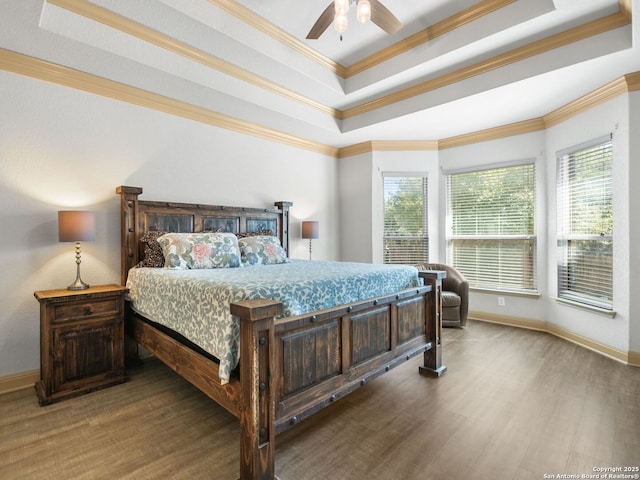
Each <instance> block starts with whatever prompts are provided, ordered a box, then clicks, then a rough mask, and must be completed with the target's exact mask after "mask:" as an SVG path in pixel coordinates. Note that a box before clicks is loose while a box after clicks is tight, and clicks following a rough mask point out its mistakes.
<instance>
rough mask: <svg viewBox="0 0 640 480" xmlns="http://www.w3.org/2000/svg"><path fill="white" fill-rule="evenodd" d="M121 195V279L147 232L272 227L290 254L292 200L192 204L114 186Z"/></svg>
mask: <svg viewBox="0 0 640 480" xmlns="http://www.w3.org/2000/svg"><path fill="white" fill-rule="evenodd" d="M116 193H117V194H119V195H120V228H121V232H122V233H121V236H122V243H121V253H120V255H121V269H122V272H121V282H122V285H125V284H126V281H127V274H128V272H129V269H130V268H132V267H134V266H136V265H138V263H139V262H140V260H142V255H141V252H140V249H139V243H140V242H139V241H140V237H141V236H142V235H143V234H144V233H145V232H149V231H158V230H160V231H165V232H203V231H208V230H211V231H224V232H230V233H251V232H260V231H263V230H271V231H272V232H273V234H274V235H277V236H278V238H280V242H281V243H282V246H283V248H284V249H285V251H286V252H287V256H288V255H289V208H290V207H291V205H293V204H292V203H291V202H275V204H274V205H275V207H276V208H247V207H227V206H222V205H203V204H195V203H174V202H166V201H165V202H158V201H148V200H140V199H139V198H138V197H139V196H140V195H141V194H142V188H141V187H125V186H120V187H117V188H116Z"/></svg>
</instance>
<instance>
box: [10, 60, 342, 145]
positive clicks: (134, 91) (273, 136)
mask: <svg viewBox="0 0 640 480" xmlns="http://www.w3.org/2000/svg"><path fill="white" fill-rule="evenodd" d="M0 69H2V70H6V71H8V72H12V73H16V74H19V75H24V76H27V77H31V78H35V79H38V80H44V81H46V82H50V83H54V84H57V85H62V86H65V87H69V88H74V89H76V90H82V91H85V92H88V93H93V94H96V95H101V96H103V97H108V98H111V99H114V100H119V101H122V102H126V103H130V104H132V105H138V106H140V107H144V108H149V109H151V110H156V111H159V112H163V113H168V114H170V115H175V116H178V117H182V118H186V119H189V120H193V121H196V122H200V123H205V124H208V125H212V126H214V127H219V128H224V129H227V130H232V131H235V132H238V133H244V134H247V135H253V136H254V137H259V138H263V139H266V140H271V141H274V142H278V143H283V144H285V145H290V146H293V147H297V148H302V149H304V150H310V151H313V152H317V153H321V154H323V155H329V156H333V157H336V156H337V155H338V149H337V148H336V147H332V146H330V145H325V144H322V143H318V142H314V141H311V140H308V139H305V138H302V137H297V136H294V135H290V134H287V133H284V132H281V131H279V130H275V129H272V128H268V127H264V126H262V125H259V124H257V123H253V122H249V121H246V120H241V119H239V118H235V117H232V116H230V115H225V114H222V113H218V112H215V111H213V110H209V109H206V108H203V107H199V106H197V105H193V104H190V103H187V102H184V101H181V100H176V99H173V98H169V97H165V96H163V95H159V94H157V93H153V92H149V91H147V90H143V89H141V88H137V87H132V86H130V85H125V84H123V83H119V82H116V81H113V80H109V79H106V78H103V77H98V76H96V75H91V74H88V73H84V72H80V71H78V70H75V69H72V68H69V67H65V66H62V65H57V64H54V63H51V62H47V61H44V60H40V59H37V58H34V57H30V56H27V55H24V54H20V53H16V52H12V51H10V50H6V49H0Z"/></svg>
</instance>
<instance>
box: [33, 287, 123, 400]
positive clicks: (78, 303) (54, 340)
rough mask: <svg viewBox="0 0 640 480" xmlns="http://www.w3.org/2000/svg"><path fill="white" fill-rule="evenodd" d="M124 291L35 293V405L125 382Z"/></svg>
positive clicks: (108, 289) (114, 289)
mask: <svg viewBox="0 0 640 480" xmlns="http://www.w3.org/2000/svg"><path fill="white" fill-rule="evenodd" d="M126 292H127V289H126V287H123V286H120V285H99V286H95V287H89V288H87V289H86V290H67V289H66V288H65V289H59V290H45V291H39V292H35V293H34V295H35V297H36V298H37V299H38V301H39V302H40V381H39V382H38V383H36V385H35V387H36V393H37V394H38V399H39V401H40V405H48V404H50V403H53V402H57V401H59V400H63V399H66V398H70V397H74V396H76V395H80V394H83V393H87V392H91V391H93V390H97V389H99V388H104V387H108V386H111V385H115V384H117V383H122V382H124V381H126V379H127V378H126V375H125V371H124V296H125V293H126Z"/></svg>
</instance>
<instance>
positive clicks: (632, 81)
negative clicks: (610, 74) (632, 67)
mask: <svg viewBox="0 0 640 480" xmlns="http://www.w3.org/2000/svg"><path fill="white" fill-rule="evenodd" d="M624 78H625V80H626V82H627V90H628V91H629V92H637V91H638V90H640V72H635V73H629V74H627V75H625V76H624Z"/></svg>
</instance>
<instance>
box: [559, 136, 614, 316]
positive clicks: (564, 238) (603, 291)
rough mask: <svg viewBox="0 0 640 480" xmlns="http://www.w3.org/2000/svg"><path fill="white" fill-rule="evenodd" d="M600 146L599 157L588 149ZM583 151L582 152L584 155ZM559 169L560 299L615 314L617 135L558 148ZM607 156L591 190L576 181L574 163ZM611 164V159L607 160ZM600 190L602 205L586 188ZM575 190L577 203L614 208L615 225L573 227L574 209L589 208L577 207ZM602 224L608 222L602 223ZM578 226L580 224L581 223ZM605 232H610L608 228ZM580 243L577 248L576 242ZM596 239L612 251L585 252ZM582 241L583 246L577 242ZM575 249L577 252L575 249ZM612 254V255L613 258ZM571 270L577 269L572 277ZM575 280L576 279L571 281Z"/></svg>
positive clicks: (597, 244) (596, 244) (597, 245)
mask: <svg viewBox="0 0 640 480" xmlns="http://www.w3.org/2000/svg"><path fill="white" fill-rule="evenodd" d="M594 147H596V148H600V149H601V150H602V151H601V152H600V153H596V154H595V155H591V157H589V156H588V154H586V153H584V152H586V151H589V150H590V149H593V148H594ZM581 154H582V155H581ZM556 156H557V173H556V191H557V220H558V226H557V236H558V240H557V245H558V266H557V275H558V292H557V294H558V298H559V299H560V300H564V301H567V302H570V303H573V304H577V305H581V306H585V307H588V308H594V309H597V310H603V311H606V312H613V250H614V243H613V195H614V190H613V161H614V150H613V139H612V136H611V135H607V136H604V137H600V138H597V139H594V140H592V141H589V142H585V143H582V144H579V145H576V146H573V147H570V148H567V149H564V150H561V151H559V152H557V154H556ZM599 157H602V159H603V166H602V168H603V169H605V170H604V171H603V175H602V176H601V178H598V177H597V176H593V177H590V179H589V185H585V187H587V188H583V189H580V188H579V184H578V183H577V182H576V183H573V184H570V183H569V182H570V180H571V179H570V178H569V177H570V175H571V174H570V173H569V171H568V168H569V167H570V165H569V162H578V161H582V162H587V161H589V162H591V161H593V162H594V163H596V162H599V161H600V158H599ZM605 162H606V163H605ZM594 191H596V192H598V194H597V195H596V196H599V197H600V196H601V197H602V200H601V201H600V203H601V205H600V206H599V207H598V206H597V205H596V203H597V202H594V201H590V197H592V196H593V195H589V194H587V193H585V192H594ZM572 192H575V194H573V196H574V197H579V198H577V199H576V200H575V202H580V201H582V202H583V203H585V204H586V203H588V204H589V208H591V209H592V210H593V209H596V210H600V211H602V209H609V210H610V212H611V218H610V221H611V225H610V226H609V225H605V224H603V223H601V225H594V228H595V227H598V228H596V230H599V232H596V231H595V230H593V228H589V229H590V230H592V231H591V232H588V233H587V232H585V231H584V228H582V230H583V231H576V232H574V231H572V230H573V229H572V222H571V219H572V212H574V211H575V212H576V215H579V213H578V210H577V209H578V208H579V207H580V209H581V210H584V209H583V208H582V207H581V205H574V206H573V208H572V207H571V203H572V202H573V201H574V200H573V199H572V198H571V195H572ZM601 222H602V221H601ZM576 229H578V227H576ZM604 230H607V231H606V232H605V231H604ZM572 243H574V246H572V245H571V244H572ZM589 243H592V244H593V245H594V247H592V248H596V249H599V250H600V251H604V250H609V254H608V255H601V254H599V255H585V250H584V249H581V248H580V244H582V245H583V246H585V245H587V244H589ZM576 244H577V245H578V247H577V249H576V246H575V245H576ZM571 252H574V253H571ZM607 257H609V258H607ZM569 272H577V273H575V274H574V275H570V274H569ZM571 278H573V279H574V280H571Z"/></svg>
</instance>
